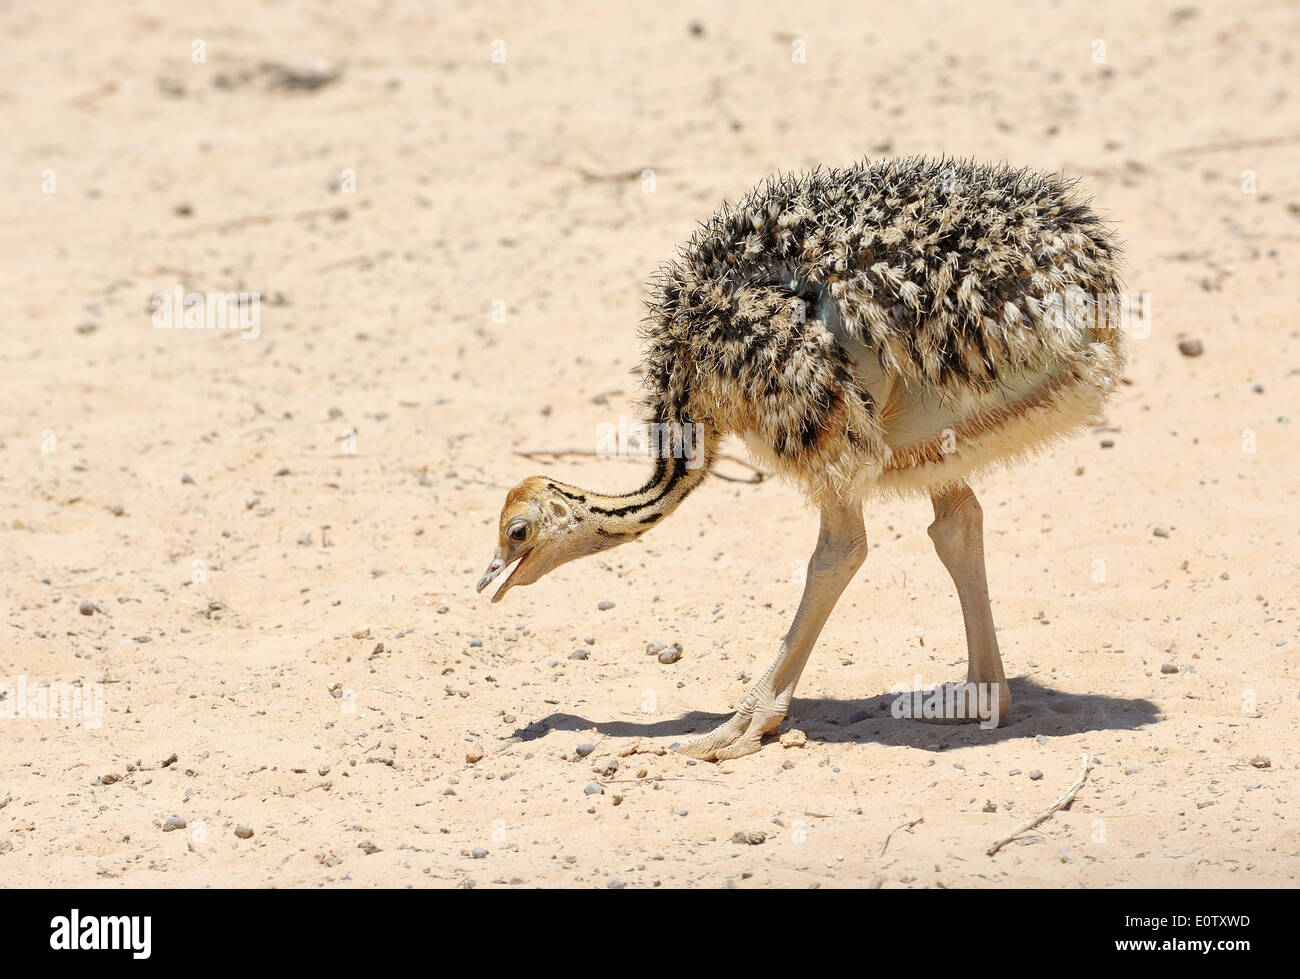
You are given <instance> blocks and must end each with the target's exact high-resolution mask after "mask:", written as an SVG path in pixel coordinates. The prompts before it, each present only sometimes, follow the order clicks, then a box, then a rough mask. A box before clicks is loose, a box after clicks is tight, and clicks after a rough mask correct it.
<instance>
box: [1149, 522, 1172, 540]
mask: <svg viewBox="0 0 1300 979" xmlns="http://www.w3.org/2000/svg"><path fill="white" fill-rule="evenodd" d="M1151 533H1152V534H1154V535H1155V536H1156V537H1168V536H1169V528H1168V527H1165V526H1163V525H1162V524H1156V525H1155V526H1154V527H1152V528H1151Z"/></svg>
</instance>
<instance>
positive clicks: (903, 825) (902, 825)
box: [876, 816, 925, 886]
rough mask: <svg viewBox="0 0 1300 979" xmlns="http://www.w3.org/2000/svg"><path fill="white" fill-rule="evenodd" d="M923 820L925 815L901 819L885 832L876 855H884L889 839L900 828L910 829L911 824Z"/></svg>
mask: <svg viewBox="0 0 1300 979" xmlns="http://www.w3.org/2000/svg"><path fill="white" fill-rule="evenodd" d="M923 822H925V817H924V816H917V817H916V818H915V819H912V820H907V819H905V820H903V821H902V822H901V823H899V824H898V825H897V826H895V827H894V828H893V829H891V830H890V831H889V832H888V833H886V834H885V842H884V843H881V844H880V853H879V854H878V856H882V857H883V856H884V855H885V848H886V847H888V846H889V841H890V840H891V839H893V836H894V834H895V833H897V832H898V831H899V830H900V829H909V830H910V829H911V828H912V827H913V826H915V825H916V824H917V823H923ZM876 886H879V885H876Z"/></svg>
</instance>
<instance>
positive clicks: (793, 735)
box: [781, 727, 808, 748]
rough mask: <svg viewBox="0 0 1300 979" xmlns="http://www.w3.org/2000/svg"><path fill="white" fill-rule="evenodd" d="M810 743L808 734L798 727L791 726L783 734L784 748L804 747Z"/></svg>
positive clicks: (782, 744) (782, 742) (782, 743)
mask: <svg viewBox="0 0 1300 979" xmlns="http://www.w3.org/2000/svg"><path fill="white" fill-rule="evenodd" d="M807 743H808V736H807V735H806V734H804V733H803V732H802V731H800V730H799V729H798V728H797V727H795V728H791V729H790V730H788V731H786V732H785V734H783V735H781V747H782V748H802V747H803V746H804V745H806V744H807Z"/></svg>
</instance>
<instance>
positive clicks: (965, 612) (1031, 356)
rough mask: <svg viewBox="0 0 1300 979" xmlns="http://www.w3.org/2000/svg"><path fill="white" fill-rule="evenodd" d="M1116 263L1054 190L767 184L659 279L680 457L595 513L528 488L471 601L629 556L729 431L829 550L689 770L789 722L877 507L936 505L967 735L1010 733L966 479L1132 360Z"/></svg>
mask: <svg viewBox="0 0 1300 979" xmlns="http://www.w3.org/2000/svg"><path fill="white" fill-rule="evenodd" d="M1117 263H1118V249H1117V246H1116V244H1115V242H1114V241H1113V236H1112V233H1111V232H1110V230H1109V229H1108V228H1107V227H1106V226H1105V225H1104V224H1103V223H1102V222H1101V220H1100V219H1099V218H1098V217H1097V216H1096V214H1094V213H1093V211H1092V210H1091V209H1090V208H1089V206H1088V203H1087V202H1086V201H1084V200H1082V199H1080V198H1079V197H1078V196H1077V195H1076V194H1075V192H1074V188H1073V185H1072V184H1070V183H1067V182H1065V181H1063V180H1061V179H1060V178H1058V177H1055V176H1051V175H1044V174H1038V173H1034V172H1030V171H1026V170H1015V169H1011V168H1008V167H1005V166H981V165H976V164H972V163H961V162H954V161H945V160H940V161H933V160H926V159H918V158H909V159H905V160H895V161H880V162H872V163H864V164H860V165H857V166H853V167H849V168H847V169H835V170H821V169H819V170H816V171H814V172H812V173H809V174H804V175H800V176H790V177H778V178H773V179H769V180H768V182H767V183H766V184H765V185H763V186H761V187H758V188H755V189H754V190H753V191H751V192H750V193H749V194H747V195H746V196H745V197H743V198H742V199H741V200H739V201H738V202H736V203H735V204H734V205H731V206H726V205H724V206H723V207H722V209H721V210H719V211H718V213H717V214H715V215H714V216H713V217H712V218H711V219H710V220H709V221H708V223H707V224H704V225H702V226H701V227H700V228H699V229H698V230H697V231H696V233H695V234H694V236H693V237H692V238H691V241H690V242H689V244H688V245H687V246H686V247H685V248H683V249H682V250H681V252H680V254H679V257H678V259H677V260H676V261H675V262H672V263H670V264H668V265H666V266H665V267H663V268H662V269H661V270H660V274H659V276H658V277H657V280H656V281H655V283H654V286H653V292H652V297H651V299H650V301H649V303H648V306H649V316H648V317H647V324H648V325H646V326H645V327H644V328H643V331H642V332H643V337H644V340H645V357H644V360H643V362H642V365H641V373H642V375H643V380H644V383H645V386H646V389H647V396H646V399H645V406H646V409H647V414H648V418H649V420H650V421H651V422H652V423H653V427H652V429H651V430H652V432H655V431H657V432H661V433H662V432H669V433H672V437H661V438H660V439H658V440H657V442H658V450H657V451H655V452H652V455H654V456H655V466H654V474H653V475H652V476H651V478H650V481H649V482H648V483H646V484H645V485H644V486H642V487H641V488H640V489H638V490H636V491H635V492H632V493H626V494H622V495H616V496H608V495H605V494H603V493H594V492H591V491H589V490H584V489H579V488H578V487H576V486H571V485H569V484H566V483H562V482H560V481H559V480H554V479H548V478H546V477H542V476H534V477H532V478H530V479H526V480H524V481H523V482H522V483H520V484H519V485H518V486H516V487H515V488H514V489H512V490H511V491H510V492H509V494H508V495H507V496H506V502H505V506H504V508H503V509H502V511H501V521H500V540H499V547H498V548H497V552H496V555H495V557H494V558H493V559H492V563H491V564H490V565H489V566H488V569H487V572H486V573H485V574H484V575H483V578H482V579H481V580H480V581H479V583H478V590H479V591H482V590H483V589H484V588H485V587H486V586H487V585H488V584H489V583H490V582H492V581H493V580H494V579H495V578H496V577H497V576H498V575H500V574H501V572H502V571H503V570H505V569H506V568H507V567H509V566H510V565H511V564H512V563H513V562H515V561H518V562H519V564H518V566H517V567H515V569H514V571H513V572H512V573H511V575H510V576H509V577H508V578H507V579H506V581H505V583H504V584H503V585H502V586H501V588H500V589H499V590H498V591H497V593H496V594H495V596H494V597H493V599H492V600H493V601H494V602H496V601H499V600H500V599H501V597H502V595H504V594H505V592H506V591H507V590H509V589H510V588H511V587H512V586H514V585H527V584H531V583H532V582H534V581H536V580H537V579H538V578H540V577H542V575H544V574H546V573H547V572H549V571H551V570H553V569H554V568H557V567H559V566H560V565H561V564H564V563H565V562H566V561H570V560H572V559H573V558H576V557H581V556H582V555H585V554H595V553H597V552H599V551H603V550H606V549H608V548H611V547H615V546H617V545H619V544H625V543H627V542H628V541H631V540H635V539H636V538H638V537H640V536H641V535H642V534H644V533H645V532H646V531H648V530H649V529H650V528H651V527H653V526H655V525H656V524H657V523H659V521H661V520H662V519H663V518H664V517H666V516H667V515H668V514H670V513H672V511H673V510H674V509H676V508H677V506H678V505H679V504H680V503H681V502H682V500H683V499H685V497H686V495H687V494H688V493H690V492H691V491H692V490H693V489H695V487H697V486H698V485H699V484H700V482H701V481H702V480H703V479H704V478H705V477H706V476H707V475H708V473H709V470H710V468H711V466H712V463H713V461H714V458H715V456H716V453H717V449H718V445H719V443H720V441H721V440H722V439H723V437H724V436H726V435H728V434H735V435H737V436H739V437H741V438H742V439H743V440H744V441H745V442H746V444H747V445H748V446H749V449H750V451H751V452H752V453H753V454H754V456H755V457H756V458H757V459H759V460H761V461H762V462H763V463H765V464H766V465H767V466H768V467H770V468H771V469H772V470H773V471H775V472H776V473H779V474H781V475H783V476H785V477H787V478H789V479H790V480H792V481H793V482H794V483H796V484H797V485H798V486H800V487H801V488H802V489H803V490H804V492H805V493H806V494H807V497H808V499H809V500H810V501H811V502H812V503H813V504H814V505H816V506H817V507H818V508H819V509H820V511H821V532H820V533H819V535H818V538H817V547H816V550H814V551H813V555H812V558H811V560H810V561H809V563H808V574H807V578H806V582H805V586H804V592H803V598H802V600H801V601H800V603H799V609H798V611H797V612H796V614H795V617H794V622H793V624H792V625H791V626H790V631H789V632H788V633H787V634H786V636H785V639H784V640H783V641H782V643H781V646H780V651H779V652H778V653H777V656H776V659H775V661H774V662H773V663H772V665H771V667H770V668H769V669H768V671H767V672H766V673H765V674H764V675H763V677H762V679H760V680H759V681H758V682H757V683H756V684H755V685H754V687H753V688H752V689H751V690H750V691H749V694H748V695H747V696H746V697H745V699H744V701H743V702H742V704H741V706H740V709H739V710H738V711H737V712H736V714H735V715H734V716H733V717H731V718H730V719H729V720H728V721H726V722H725V723H724V724H722V725H721V726H720V727H718V728H717V729H716V730H714V731H712V732H711V733H709V734H707V735H705V736H703V737H700V738H697V739H696V740H694V741H691V742H689V743H687V744H685V745H683V746H682V748H681V751H683V752H684V753H686V754H688V755H693V756H695V757H697V758H702V759H723V758H735V757H739V756H741V755H746V754H749V753H751V752H754V751H757V750H758V749H759V745H760V743H761V741H762V738H763V736H764V735H765V734H767V733H770V732H772V731H775V730H776V728H777V727H778V726H779V725H780V723H781V720H782V718H784V717H785V714H786V711H787V709H788V708H789V706H790V699H791V697H792V696H793V695H794V690H795V685H796V684H797V683H798V681H799V675H800V673H801V672H802V671H803V668H804V664H805V663H807V661H808V656H809V654H810V653H811V652H812V648H813V644H814V642H815V641H816V639H817V636H818V633H819V632H820V631H821V628H822V626H823V624H824V623H825V622H826V619H827V617H828V616H829V615H830V612H831V609H832V608H833V607H834V605H835V602H836V601H837V600H838V598H839V596H840V594H841V593H842V592H843V591H844V588H845V587H846V586H847V585H848V583H849V580H850V579H851V578H852V577H853V575H854V573H855V572H856V571H857V570H858V568H859V567H861V565H862V563H863V560H864V559H865V558H866V556H867V540H866V534H865V532H864V529H863V522H862V506H863V501H864V500H865V499H866V498H867V497H869V496H872V495H873V494H883V493H895V494H908V493H925V494H927V495H929V497H930V499H931V501H932V503H933V506H934V522H933V523H932V524H931V525H930V527H929V533H930V537H931V538H932V539H933V541H934V547H935V550H936V551H937V552H938V555H939V559H940V560H941V561H942V562H943V564H944V567H946V568H947V569H948V573H949V574H950V575H951V576H952V580H953V582H954V583H955V584H956V586H957V596H958V598H959V599H960V601H961V610H962V616H963V618H964V620H965V626H966V643H967V654H968V659H969V664H968V668H967V674H966V686H964V687H963V685H961V684H952V685H949V686H953V687H957V688H959V689H968V690H973V689H975V686H974V685H978V686H980V687H981V688H982V689H983V690H985V691H988V692H990V693H991V696H989V697H988V698H987V700H988V702H991V704H992V705H993V706H992V711H991V714H992V716H991V717H989V716H986V717H982V718H978V719H980V720H984V721H985V722H986V723H990V722H991V723H998V722H1000V721H1002V720H1003V719H1004V718H1005V716H1006V712H1007V709H1008V707H1009V706H1010V703H1011V697H1010V694H1009V691H1008V689H1007V681H1006V675H1005V673H1004V672H1003V669H1002V658H1001V655H1000V654H999V652H998V643H997V637H996V636H995V634H994V629H993V616H992V612H991V610H990V608H989V593H988V584H987V582H986V580H985V576H984V537H983V516H982V511H981V509H980V504H979V502H978V501H977V500H976V498H975V494H974V493H972V492H971V488H970V486H969V485H967V482H966V480H967V479H968V478H969V477H970V476H971V474H972V473H977V472H980V471H983V470H987V469H989V468H991V467H995V466H997V465H998V464H1002V463H1007V462H1010V461H1013V460H1016V459H1018V458H1022V457H1024V456H1026V455H1028V454H1030V453H1032V452H1033V451H1035V450H1037V449H1040V448H1042V447H1043V446H1046V445H1048V444H1050V443H1051V442H1053V441H1054V440H1056V439H1058V438H1059V437H1061V436H1063V435H1066V434H1068V433H1070V432H1071V431H1072V430H1075V429H1078V428H1079V427H1080V426H1083V425H1086V424H1089V423H1092V422H1095V420H1096V418H1097V416H1098V413H1099V410H1100V409H1101V408H1103V407H1104V405H1105V402H1106V399H1107V396H1108V395H1109V393H1110V392H1111V391H1112V389H1113V388H1114V386H1115V382H1116V380H1117V379H1118V377H1119V375H1120V372H1121V369H1122V367H1123V363H1124V355H1123V349H1122V346H1121V337H1120V333H1119V330H1118V323H1117V320H1118V317H1117V316H1115V315H1114V306H1113V305H1112V303H1113V302H1115V301H1117V297H1118V290H1119V281H1118V272H1117ZM688 433H689V434H688ZM941 689H943V688H941ZM948 702H949V703H951V702H952V700H951V698H950V699H949V700H948ZM940 719H947V720H959V719H976V718H975V717H974V716H973V715H972V712H965V713H964V714H963V715H962V716H960V717H959V716H957V715H956V714H953V715H952V716H947V717H944V718H940Z"/></svg>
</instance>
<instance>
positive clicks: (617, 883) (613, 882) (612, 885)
mask: <svg viewBox="0 0 1300 979" xmlns="http://www.w3.org/2000/svg"><path fill="white" fill-rule="evenodd" d="M605 886H606V887H608V888H609V889H610V890H613V891H621V890H622V889H623V888H624V887H626V886H627V885H626V884H624V883H623V882H622V881H621V880H619V879H618V878H617V877H611V878H610V879H609V883H607V884H606V885H605Z"/></svg>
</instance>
